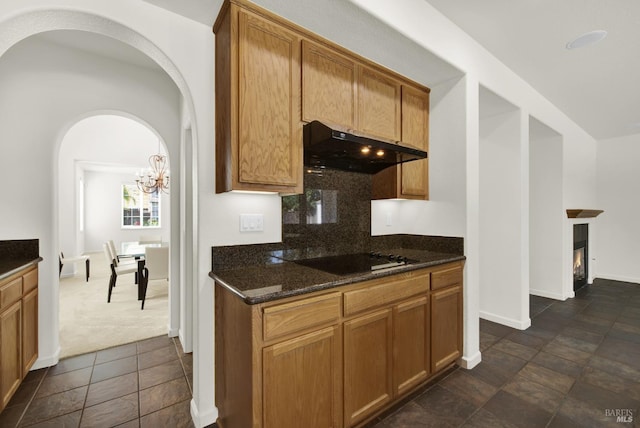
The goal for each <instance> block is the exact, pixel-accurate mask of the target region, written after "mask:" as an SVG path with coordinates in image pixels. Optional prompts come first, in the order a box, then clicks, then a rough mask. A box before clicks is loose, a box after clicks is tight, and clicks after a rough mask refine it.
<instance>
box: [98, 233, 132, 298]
mask: <svg viewBox="0 0 640 428" xmlns="http://www.w3.org/2000/svg"><path fill="white" fill-rule="evenodd" d="M102 248H103V250H104V255H105V257H106V258H107V261H108V262H109V264H110V267H111V277H110V278H109V294H108V295H107V303H111V292H112V290H113V289H114V288H115V287H116V281H117V279H118V275H124V274H126V273H135V272H137V271H138V266H137V264H135V263H128V264H125V265H120V266H119V265H118V262H117V260H116V257H112V256H111V251H110V250H109V244H107V243H106V242H105V243H104V244H102Z"/></svg>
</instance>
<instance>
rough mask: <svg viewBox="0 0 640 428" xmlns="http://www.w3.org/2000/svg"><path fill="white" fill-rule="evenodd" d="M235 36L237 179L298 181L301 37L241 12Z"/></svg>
mask: <svg viewBox="0 0 640 428" xmlns="http://www.w3.org/2000/svg"><path fill="white" fill-rule="evenodd" d="M238 37H239V43H238V55H239V56H238V72H239V75H238V86H239V88H238V90H239V93H238V105H237V108H238V113H239V114H238V128H239V129H238V136H239V138H238V162H237V163H238V165H237V168H239V170H238V180H239V181H240V182H241V183H250V184H263V185H275V186H296V185H297V184H298V181H299V179H301V176H302V122H300V107H299V104H300V40H299V38H298V37H297V36H296V35H295V34H293V33H291V32H289V31H286V30H285V29H283V28H282V27H280V26H278V25H276V24H273V23H270V22H268V21H266V20H264V19H262V18H259V17H257V16H254V15H251V14H248V13H245V12H243V11H241V12H240V13H239V28H238ZM264 190H268V188H265V189H264Z"/></svg>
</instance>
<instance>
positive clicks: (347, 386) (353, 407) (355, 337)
mask: <svg viewBox="0 0 640 428" xmlns="http://www.w3.org/2000/svg"><path fill="white" fill-rule="evenodd" d="M391 317H392V310H391V309H384V310H380V311H376V312H373V313H371V314H368V315H364V316H361V317H358V318H355V319H353V320H350V321H347V322H345V323H344V425H345V427H349V426H353V425H354V424H356V423H358V422H360V421H362V420H363V419H365V418H366V417H367V416H369V415H371V414H372V413H373V412H375V411H376V410H379V409H380V408H382V407H383V406H384V405H385V404H387V403H388V402H389V401H391V399H392V397H393V385H392V375H393V373H392V364H393V350H392V322H391Z"/></svg>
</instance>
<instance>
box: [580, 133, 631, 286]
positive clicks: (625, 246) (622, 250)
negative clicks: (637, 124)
mask: <svg viewBox="0 0 640 428" xmlns="http://www.w3.org/2000/svg"><path fill="white" fill-rule="evenodd" d="M597 146H598V149H597V196H598V203H597V207H596V208H598V209H602V210H604V213H602V214H600V215H599V216H598V217H596V218H595V219H594V221H593V224H594V228H593V230H594V232H595V237H594V241H595V250H596V256H595V263H594V266H593V267H594V270H595V276H596V277H597V278H606V279H613V280H618V281H628V282H634V283H640V262H639V261H640V245H639V241H640V221H639V220H638V212H640V198H639V197H638V195H640V168H638V160H639V159H640V134H635V135H629V136H626V137H620V138H613V139H608V140H602V141H598V144H597ZM590 233H591V231H590Z"/></svg>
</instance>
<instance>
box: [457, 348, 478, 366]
mask: <svg viewBox="0 0 640 428" xmlns="http://www.w3.org/2000/svg"><path fill="white" fill-rule="evenodd" d="M481 361H482V354H481V353H480V351H478V352H476V353H475V354H473V355H472V356H470V357H465V356H462V357H461V358H460V359H459V360H458V365H459V366H460V367H462V368H463V369H467V370H471V369H472V368H474V367H475V366H477V365H478V364H480V362H481Z"/></svg>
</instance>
